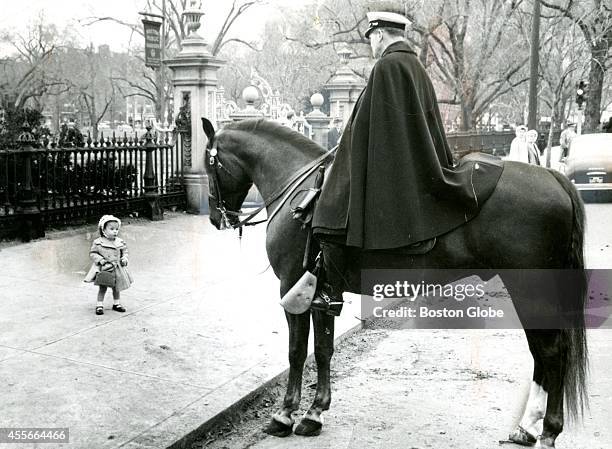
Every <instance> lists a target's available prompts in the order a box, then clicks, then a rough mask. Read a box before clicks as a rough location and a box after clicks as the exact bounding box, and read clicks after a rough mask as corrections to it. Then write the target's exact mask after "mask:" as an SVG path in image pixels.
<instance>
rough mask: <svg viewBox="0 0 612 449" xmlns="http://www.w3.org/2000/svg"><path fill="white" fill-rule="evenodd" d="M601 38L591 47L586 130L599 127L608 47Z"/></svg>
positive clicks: (591, 130) (594, 129)
mask: <svg viewBox="0 0 612 449" xmlns="http://www.w3.org/2000/svg"><path fill="white" fill-rule="evenodd" d="M604 44H605V41H604V40H601V41H600V43H599V44H598V45H597V46H593V47H591V68H590V71H589V89H588V96H587V101H586V108H585V111H584V115H585V123H584V130H585V131H590V132H594V131H597V130H598V128H599V120H600V117H601V115H600V108H601V91H602V89H603V80H604V74H605V64H606V56H607V53H608V49H607V48H605V47H604Z"/></svg>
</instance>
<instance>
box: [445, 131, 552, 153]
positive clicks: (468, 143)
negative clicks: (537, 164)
mask: <svg viewBox="0 0 612 449" xmlns="http://www.w3.org/2000/svg"><path fill="white" fill-rule="evenodd" d="M515 135H516V134H515V132H514V131H501V132H484V133H483V132H456V133H448V134H447V135H446V138H447V140H448V144H449V146H450V148H451V151H452V152H453V155H454V156H455V157H456V158H457V159H460V158H462V157H463V156H465V155H466V154H469V153H473V152H477V151H478V152H482V153H489V154H492V155H494V156H506V155H507V154H508V152H509V151H510V144H511V143H512V139H514V137H515ZM560 135H561V131H555V132H553V145H559V136H560ZM546 139H548V134H547V133H542V134H540V136H539V138H538V142H537V143H538V146H539V147H540V148H543V147H544V146H546Z"/></svg>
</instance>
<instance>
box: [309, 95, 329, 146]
mask: <svg viewBox="0 0 612 449" xmlns="http://www.w3.org/2000/svg"><path fill="white" fill-rule="evenodd" d="M323 102H324V100H323V95H321V94H320V93H318V92H317V93H314V94H312V96H311V97H310V104H312V107H313V110H312V112H310V113H309V114H306V120H307V121H308V123H310V126H312V140H314V141H315V142H316V143H318V144H319V145H321V146H322V147H323V148H327V133H328V131H329V117H328V116H327V115H325V113H324V112H323V111H321V106H323Z"/></svg>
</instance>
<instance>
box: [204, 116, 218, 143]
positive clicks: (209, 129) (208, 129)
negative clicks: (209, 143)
mask: <svg viewBox="0 0 612 449" xmlns="http://www.w3.org/2000/svg"><path fill="white" fill-rule="evenodd" d="M202 129H203V130H204V133H205V134H206V137H208V140H212V139H213V137H215V127H214V126H213V124H212V123H210V120H208V119H207V118H206V117H202Z"/></svg>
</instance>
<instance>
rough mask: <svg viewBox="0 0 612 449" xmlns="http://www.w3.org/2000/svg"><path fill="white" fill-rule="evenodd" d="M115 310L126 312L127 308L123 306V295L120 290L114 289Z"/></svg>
mask: <svg viewBox="0 0 612 449" xmlns="http://www.w3.org/2000/svg"><path fill="white" fill-rule="evenodd" d="M113 310H116V311H117V312H125V307H123V306H122V305H121V294H120V292H119V290H117V289H115V288H113Z"/></svg>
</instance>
